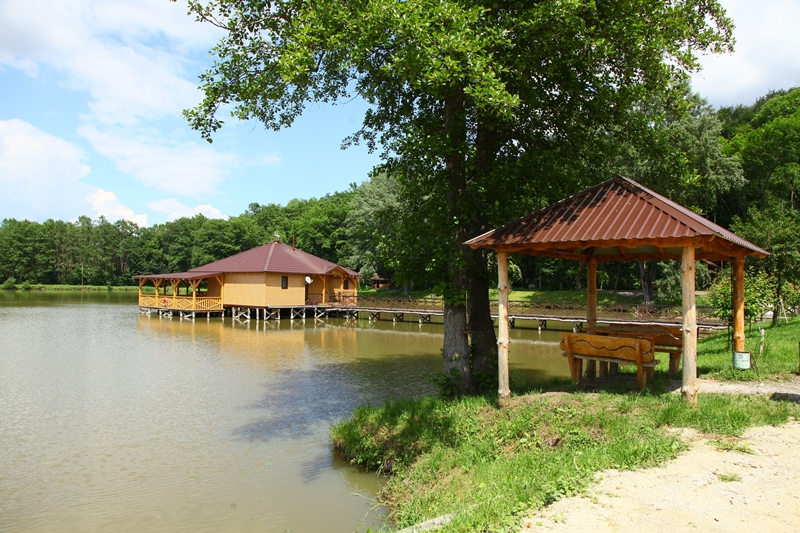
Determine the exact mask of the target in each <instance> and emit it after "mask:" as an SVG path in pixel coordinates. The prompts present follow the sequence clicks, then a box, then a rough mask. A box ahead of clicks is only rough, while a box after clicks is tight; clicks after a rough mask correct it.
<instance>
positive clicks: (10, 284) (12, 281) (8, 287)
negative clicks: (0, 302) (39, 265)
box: [3, 277, 17, 291]
mask: <svg viewBox="0 0 800 533" xmlns="http://www.w3.org/2000/svg"><path fill="white" fill-rule="evenodd" d="M16 288H17V279H16V278H13V277H10V278H8V279H7V280H5V282H3V290H4V291H13V290H15V289H16Z"/></svg>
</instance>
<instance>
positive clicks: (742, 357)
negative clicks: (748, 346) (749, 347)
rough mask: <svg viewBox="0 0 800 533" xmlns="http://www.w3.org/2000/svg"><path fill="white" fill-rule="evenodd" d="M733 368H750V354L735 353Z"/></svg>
mask: <svg viewBox="0 0 800 533" xmlns="http://www.w3.org/2000/svg"><path fill="white" fill-rule="evenodd" d="M733 368H735V369H736V370H747V369H748V368H750V352H733Z"/></svg>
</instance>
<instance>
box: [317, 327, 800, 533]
mask: <svg viewBox="0 0 800 533" xmlns="http://www.w3.org/2000/svg"><path fill="white" fill-rule="evenodd" d="M798 324H799V323H798V320H797V319H795V320H794V321H792V322H790V323H788V324H784V323H781V324H779V325H778V326H776V327H774V328H772V327H769V328H767V330H765V331H766V342H767V347H768V348H770V350H769V351H768V350H767V349H765V351H764V356H763V358H759V359H757V363H758V365H759V368H760V370H761V374H762V376H763V375H764V374H765V371H767V370H768V371H769V375H770V376H771V377H777V378H780V379H786V378H788V377H790V375H791V374H790V373H791V372H793V371H794V372H796V371H797V360H798V359H797V358H798V355H797V349H798V348H797V342H798V340H800V339H799V338H798V333H800V328H798ZM758 340H760V338H758V339H756V341H758ZM790 348H791V349H790ZM748 349H750V344H748ZM723 352H724V353H723ZM756 352H757V350H756ZM698 361H699V363H698V364H699V367H700V369H701V377H717V378H725V377H726V376H728V375H731V376H732V375H733V374H730V373H729V370H730V367H731V355H730V350H729V349H727V348H726V340H725V334H724V333H722V334H720V335H719V338H716V337H712V338H707V339H704V340H702V341H701V343H700V346H699V354H698ZM762 361H763V362H762ZM665 371H666V368H664V369H663V371H662V370H659V371H658V372H657V379H656V380H655V381H654V382H653V385H652V386H650V387H648V388H647V389H645V391H643V392H642V393H637V392H636V391H635V389H634V388H632V387H631V383H630V382H626V383H622V384H621V385H618V387H617V392H609V391H608V390H611V389H613V386H612V387H610V388H609V389H608V390H605V391H603V392H595V393H586V392H582V391H580V390H579V389H577V388H576V387H574V386H573V385H571V384H570V383H567V382H561V383H550V384H549V385H548V386H547V387H546V388H545V389H546V390H537V391H516V394H515V396H514V397H513V398H512V405H511V407H509V408H506V409H502V410H501V409H498V408H497V407H495V397H494V396H490V397H467V398H457V399H444V398H439V397H427V398H420V399H416V400H404V401H397V402H389V403H386V404H385V405H383V406H381V407H361V408H359V409H357V410H356V411H355V413H354V414H353V415H352V417H351V418H350V419H348V420H346V421H343V422H341V423H339V424H338V425H336V426H335V427H334V428H333V429H332V440H333V446H334V448H335V449H336V450H338V451H339V452H340V453H341V454H342V455H343V456H344V457H345V458H347V459H348V460H350V461H352V462H353V463H357V464H361V465H363V466H365V467H366V468H369V469H372V470H378V471H383V472H386V473H388V474H390V476H389V480H388V482H387V484H386V486H385V488H384V490H383V491H382V493H381V495H380V500H381V501H382V502H383V503H385V504H386V505H387V507H388V509H389V510H390V513H391V514H390V517H389V518H390V520H391V521H392V522H394V524H395V525H396V526H397V527H407V526H410V525H413V524H416V523H419V522H422V521H425V520H429V519H431V518H434V517H437V516H442V515H449V514H452V515H453V519H452V521H451V522H450V523H449V524H448V525H446V526H445V527H444V528H443V529H442V531H509V530H512V531H513V530H516V529H518V526H519V520H520V517H521V516H523V515H527V514H529V513H530V511H531V510H532V509H535V508H538V507H541V506H543V505H547V504H549V503H551V502H553V501H555V500H557V499H559V498H562V497H564V496H569V495H572V494H575V493H577V492H580V491H581V490H583V489H584V488H585V487H587V486H588V485H589V484H590V483H591V482H592V480H593V474H594V473H595V472H597V471H600V470H605V469H608V468H617V469H635V468H641V467H646V466H652V465H656V464H659V463H662V462H664V461H667V460H669V459H672V458H674V457H675V456H676V455H677V454H678V453H679V452H680V451H681V450H683V449H684V448H685V445H684V443H683V442H682V441H681V440H680V438H679V437H677V436H676V431H675V430H674V428H684V427H691V428H695V429H697V430H699V431H702V432H704V433H706V434H710V435H714V436H715V439H716V441H717V442H718V443H719V446H720V447H721V448H725V449H730V448H734V447H736V446H738V444H736V443H735V442H734V441H733V440H732V439H731V438H730V437H729V436H736V435H740V434H741V433H742V432H743V431H744V430H745V429H747V428H748V427H750V426H755V425H766V424H772V425H777V424H782V423H785V422H787V421H788V420H790V419H792V418H798V417H799V416H800V406H798V405H797V404H795V403H792V402H788V401H773V400H770V399H768V398H766V397H761V396H758V397H757V396H733V395H712V394H701V395H700V397H699V402H698V405H697V406H690V405H687V404H686V403H684V402H683V401H682V399H681V398H680V396H679V395H676V394H670V393H667V392H665V388H664V385H665V383H666V381H667V377H666V374H665ZM738 372H740V373H739V374H737V375H736V377H737V378H740V379H746V378H745V377H743V376H744V375H747V372H752V371H746V372H744V373H742V372H741V371H738ZM752 373H753V376H754V377H757V376H756V375H755V372H752ZM547 390H550V391H551V392H547Z"/></svg>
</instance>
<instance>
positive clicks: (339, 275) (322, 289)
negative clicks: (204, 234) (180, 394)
mask: <svg viewBox="0 0 800 533" xmlns="http://www.w3.org/2000/svg"><path fill="white" fill-rule="evenodd" d="M360 277H361V274H359V273H358V272H354V271H352V270H350V269H347V268H344V267H342V266H339V265H337V264H335V263H331V262H330V261H326V260H324V259H322V258H319V257H317V256H315V255H311V254H309V253H306V252H303V251H301V250H298V249H297V248H295V247H293V246H289V245H287V244H283V243H280V242H278V241H275V242H271V243H269V244H265V245H263V246H259V247H258V248H253V249H252V250H248V251H246V252H242V253H239V254H236V255H233V256H231V257H227V258H225V259H220V260H219V261H214V262H213V263H208V264H207V265H203V266H199V267H197V268H193V269H192V270H189V271H188V272H179V273H173V274H150V275H146V276H134V279H136V280H138V282H139V308H140V309H141V310H142V311H143V312H152V311H155V310H158V311H159V312H167V313H170V314H171V313H173V312H177V313H180V314H182V315H189V316H194V315H195V314H196V313H202V314H206V315H208V314H210V313H219V312H224V311H226V310H230V312H231V314H232V315H233V316H242V315H245V316H247V317H248V318H249V317H250V316H251V313H255V318H259V317H260V315H263V318H279V317H280V312H281V310H283V309H288V310H289V312H291V314H292V318H296V317H301V316H302V317H305V312H306V310H307V309H309V308H310V309H313V310H315V311H316V313H317V314H318V313H319V312H321V311H324V310H325V309H326V308H328V307H337V308H338V307H342V306H345V307H346V306H348V305H354V304H355V299H356V297H357V296H358V283H357V281H358V278H360ZM151 286H152V287H154V288H155V290H154V291H152V290H149V289H148V288H147V287H151ZM317 316H318V315H317Z"/></svg>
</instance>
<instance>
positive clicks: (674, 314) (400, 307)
mask: <svg viewBox="0 0 800 533" xmlns="http://www.w3.org/2000/svg"><path fill="white" fill-rule="evenodd" d="M332 306H335V307H342V308H348V309H363V310H365V311H366V310H369V311H387V312H397V313H400V312H405V313H415V312H416V313H430V314H442V313H443V312H444V300H442V299H441V298H375V297H355V296H350V297H342V298H339V300H338V301H337V302H335V303H334V304H333V305H332ZM490 311H491V314H493V315H497V313H498V303H497V301H493V302H491V303H490ZM713 312H714V308H713V307H710V306H697V319H698V321H699V322H701V323H704V324H709V325H712V324H713V325H719V324H722V321H721V320H720V319H719V318H716V317H715V316H714V314H713ZM682 313H683V310H682V308H681V306H679V305H665V304H613V305H608V306H598V308H597V315H598V318H600V319H601V320H602V319H607V320H625V321H630V322H669V323H671V322H680V320H681V317H682ZM508 314H509V316H510V317H516V318H525V317H530V318H532V319H536V318H546V317H553V318H570V319H575V320H582V319H585V318H586V315H587V306H586V304H581V303H557V302H526V301H514V300H512V301H510V302H509V303H508Z"/></svg>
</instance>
